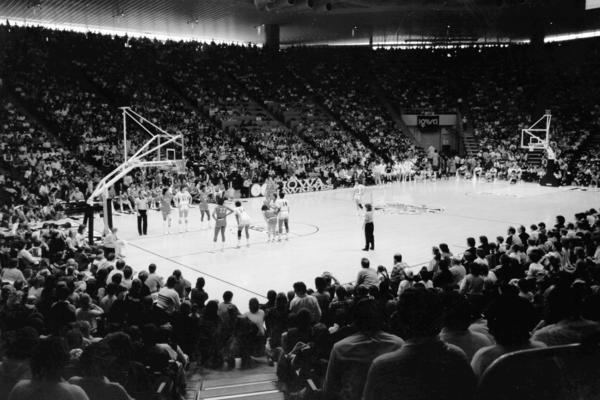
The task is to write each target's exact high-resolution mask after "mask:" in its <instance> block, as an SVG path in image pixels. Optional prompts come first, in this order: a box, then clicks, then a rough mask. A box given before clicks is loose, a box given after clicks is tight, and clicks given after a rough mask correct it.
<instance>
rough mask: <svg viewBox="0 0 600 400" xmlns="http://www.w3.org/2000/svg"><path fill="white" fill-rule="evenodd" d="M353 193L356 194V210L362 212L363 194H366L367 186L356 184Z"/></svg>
mask: <svg viewBox="0 0 600 400" xmlns="http://www.w3.org/2000/svg"><path fill="white" fill-rule="evenodd" d="M353 193H354V195H353V196H354V203H355V204H356V209H357V211H358V210H362V208H363V206H362V197H363V194H364V193H365V185H363V184H362V183H361V182H358V181H357V182H356V184H354V188H353Z"/></svg>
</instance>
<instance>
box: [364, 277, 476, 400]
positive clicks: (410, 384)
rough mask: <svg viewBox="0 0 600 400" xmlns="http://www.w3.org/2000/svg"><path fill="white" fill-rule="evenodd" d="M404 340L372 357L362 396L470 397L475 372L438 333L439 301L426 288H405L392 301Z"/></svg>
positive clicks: (383, 399) (371, 398) (450, 399)
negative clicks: (388, 351) (396, 308)
mask: <svg viewBox="0 0 600 400" xmlns="http://www.w3.org/2000/svg"><path fill="white" fill-rule="evenodd" d="M398 314H399V319H400V321H401V323H402V325H403V326H404V330H405V333H404V335H405V339H406V343H405V344H404V345H403V346H402V348H401V349H400V350H396V351H394V352H391V353H387V354H384V355H381V356H379V357H377V358H376V359H375V360H374V361H373V364H372V365H371V368H370V369H369V373H368V375H367V381H366V384H365V389H364V393H363V398H364V399H365V400H386V399H447V400H453V399H471V398H473V396H474V393H475V382H476V381H475V376H474V375H473V371H472V370H471V367H470V366H469V362H468V361H467V357H466V356H465V353H464V352H463V351H462V350H460V349H459V348H458V347H456V346H454V345H451V344H447V343H444V342H442V341H441V340H440V338H439V336H438V335H439V333H440V328H441V315H442V314H443V306H442V301H441V298H440V295H439V294H437V293H436V292H435V291H433V290H429V289H422V288H416V289H407V290H406V291H404V292H403V293H402V295H401V296H400V301H399V303H398Z"/></svg>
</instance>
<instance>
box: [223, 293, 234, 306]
mask: <svg viewBox="0 0 600 400" xmlns="http://www.w3.org/2000/svg"><path fill="white" fill-rule="evenodd" d="M231 299H233V293H232V292H231V291H229V290H226V291H225V292H223V301H224V302H225V303H230V302H231Z"/></svg>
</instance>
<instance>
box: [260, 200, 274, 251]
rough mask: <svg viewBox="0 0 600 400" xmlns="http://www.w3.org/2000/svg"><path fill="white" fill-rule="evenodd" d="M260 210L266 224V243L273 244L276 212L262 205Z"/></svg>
mask: <svg viewBox="0 0 600 400" xmlns="http://www.w3.org/2000/svg"><path fill="white" fill-rule="evenodd" d="M261 210H262V213H263V216H264V217H265V222H266V223H267V242H274V241H275V236H276V234H277V211H276V210H275V209H273V208H271V207H269V206H267V205H266V204H263V206H262V209H261Z"/></svg>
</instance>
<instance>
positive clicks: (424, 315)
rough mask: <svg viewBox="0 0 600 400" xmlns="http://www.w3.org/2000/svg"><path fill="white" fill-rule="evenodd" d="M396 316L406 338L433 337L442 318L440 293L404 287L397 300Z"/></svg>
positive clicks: (437, 331) (440, 325) (438, 329)
mask: <svg viewBox="0 0 600 400" xmlns="http://www.w3.org/2000/svg"><path fill="white" fill-rule="evenodd" d="M398 317H399V319H400V322H401V324H402V327H403V330H404V332H405V335H406V338H407V339H417V338H429V337H435V336H436V335H437V334H439V332H440V330H441V327H442V320H443V306H442V301H441V298H440V295H439V294H438V293H437V292H435V291H434V290H428V289H422V288H416V289H414V288H409V289H406V290H405V291H404V292H402V294H401V295H400V299H399V301H398Z"/></svg>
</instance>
